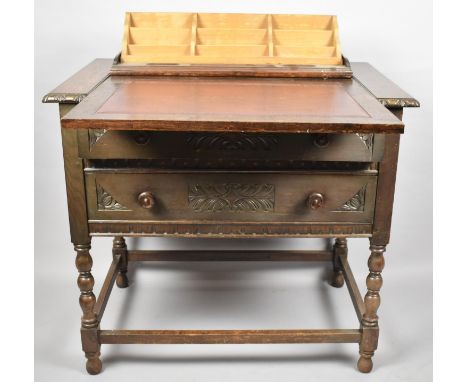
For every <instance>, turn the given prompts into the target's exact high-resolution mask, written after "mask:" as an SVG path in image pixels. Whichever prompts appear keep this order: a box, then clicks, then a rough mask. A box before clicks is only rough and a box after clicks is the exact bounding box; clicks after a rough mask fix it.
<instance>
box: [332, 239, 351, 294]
mask: <svg viewBox="0 0 468 382" xmlns="http://www.w3.org/2000/svg"><path fill="white" fill-rule="evenodd" d="M347 254H348V243H347V241H346V239H345V238H337V239H336V240H335V245H334V246H333V273H332V275H331V279H330V285H331V286H332V287H335V288H341V287H342V286H343V285H344V282H345V280H344V276H343V270H342V269H341V262H340V258H339V256H340V255H345V256H346V255H347Z"/></svg>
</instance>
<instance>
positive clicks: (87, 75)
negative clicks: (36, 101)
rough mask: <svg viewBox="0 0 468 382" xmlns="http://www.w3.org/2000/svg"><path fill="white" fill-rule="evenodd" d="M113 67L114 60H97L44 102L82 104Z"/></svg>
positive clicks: (52, 92) (68, 80)
mask: <svg viewBox="0 0 468 382" xmlns="http://www.w3.org/2000/svg"><path fill="white" fill-rule="evenodd" d="M111 66H112V59H107V58H97V59H95V60H94V61H92V62H90V63H89V64H88V65H86V66H85V67H83V68H82V69H80V70H79V71H78V72H76V73H75V74H74V75H73V76H71V77H70V78H69V79H67V80H66V81H65V82H63V83H62V84H60V85H59V86H57V87H56V88H55V89H54V90H52V91H51V92H50V93H48V94H46V95H45V96H44V97H43V99H42V102H44V103H71V104H76V103H79V102H81V101H82V100H83V99H84V98H85V97H86V96H87V95H88V94H89V93H90V92H91V91H92V90H93V89H94V88H96V86H97V85H99V84H100V83H101V82H102V81H104V80H105V79H106V78H107V76H108V75H109V72H110V68H111Z"/></svg>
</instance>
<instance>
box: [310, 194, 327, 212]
mask: <svg viewBox="0 0 468 382" xmlns="http://www.w3.org/2000/svg"><path fill="white" fill-rule="evenodd" d="M322 205H323V195H322V194H320V193H318V192H313V193H311V194H310V195H309V197H308V198H307V206H308V207H309V208H310V209H311V210H316V209H318V208H320V207H322Z"/></svg>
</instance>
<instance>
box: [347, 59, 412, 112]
mask: <svg viewBox="0 0 468 382" xmlns="http://www.w3.org/2000/svg"><path fill="white" fill-rule="evenodd" d="M351 69H352V70H353V76H354V78H355V79H356V80H357V81H359V82H360V83H361V84H362V85H363V86H364V87H365V88H366V89H367V90H369V91H370V92H371V93H372V94H373V95H374V97H375V98H377V99H378V100H379V101H380V102H381V103H382V104H383V105H384V106H386V107H389V108H400V107H419V102H418V101H417V100H416V99H415V98H413V97H412V96H410V95H409V94H408V93H406V92H405V91H404V90H403V89H401V88H400V87H399V86H398V85H396V84H395V83H394V82H392V81H390V80H389V79H388V78H387V77H385V76H384V75H383V74H382V73H380V72H379V71H378V70H377V69H375V68H374V67H373V66H372V65H370V64H369V63H367V62H352V63H351Z"/></svg>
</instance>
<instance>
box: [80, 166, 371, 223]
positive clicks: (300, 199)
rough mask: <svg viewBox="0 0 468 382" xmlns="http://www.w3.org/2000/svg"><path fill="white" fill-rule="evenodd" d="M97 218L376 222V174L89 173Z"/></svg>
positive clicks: (90, 197)
mask: <svg viewBox="0 0 468 382" xmlns="http://www.w3.org/2000/svg"><path fill="white" fill-rule="evenodd" d="M86 188H87V200H88V213H89V219H90V220H91V221H118V220H120V221H135V222H139V221H141V222H149V221H151V222H158V221H160V222H186V223H187V222H272V223H273V222H327V223H333V222H341V223H343V222H351V223H372V220H373V211H374V203H375V189H376V176H372V175H348V174H339V175H336V174H321V173H305V172H301V173H297V172H296V173H294V172H290V173H267V172H254V173H252V172H250V173H242V172H229V173H220V172H217V173H215V172H207V171H204V172H191V173H186V172H176V173H174V172H173V173H165V172H156V171H153V172H151V173H149V172H147V173H130V172H125V173H123V172H114V173H111V172H107V171H106V172H104V171H96V172H88V173H87V174H86Z"/></svg>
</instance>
